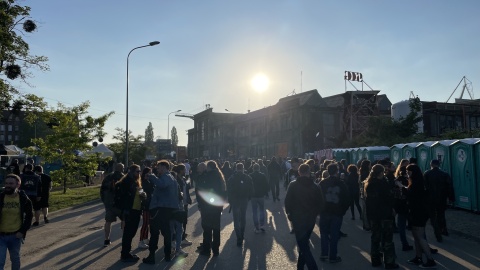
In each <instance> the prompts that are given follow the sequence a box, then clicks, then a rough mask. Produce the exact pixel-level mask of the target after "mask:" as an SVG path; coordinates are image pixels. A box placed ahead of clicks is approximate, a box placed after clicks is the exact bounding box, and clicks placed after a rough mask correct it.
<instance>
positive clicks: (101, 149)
mask: <svg viewBox="0 0 480 270" xmlns="http://www.w3.org/2000/svg"><path fill="white" fill-rule="evenodd" d="M88 153H100V154H101V156H102V157H112V158H113V156H114V153H113V151H112V150H110V149H108V147H107V146H106V145H105V144H103V143H102V144H99V145H97V146H96V147H93V149H92V150H90V151H88Z"/></svg>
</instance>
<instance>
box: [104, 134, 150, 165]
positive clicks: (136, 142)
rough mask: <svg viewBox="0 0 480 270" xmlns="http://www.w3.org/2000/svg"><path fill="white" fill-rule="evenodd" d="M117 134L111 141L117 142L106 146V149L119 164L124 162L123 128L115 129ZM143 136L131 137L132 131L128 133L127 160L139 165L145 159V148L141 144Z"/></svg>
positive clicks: (124, 143)
mask: <svg viewBox="0 0 480 270" xmlns="http://www.w3.org/2000/svg"><path fill="white" fill-rule="evenodd" d="M115 130H116V131H117V133H116V134H115V135H113V137H112V138H113V139H114V140H116V141H118V142H115V143H111V144H109V145H108V148H109V149H110V150H112V151H113V152H114V153H115V158H116V159H117V161H119V162H124V161H125V145H126V142H125V130H124V129H123V128H115ZM142 139H143V136H142V135H138V136H136V137H135V136H133V135H132V131H131V130H129V131H128V158H129V159H130V160H131V161H133V162H135V163H136V164H140V161H142V160H144V159H145V156H146V152H147V147H145V144H144V143H142Z"/></svg>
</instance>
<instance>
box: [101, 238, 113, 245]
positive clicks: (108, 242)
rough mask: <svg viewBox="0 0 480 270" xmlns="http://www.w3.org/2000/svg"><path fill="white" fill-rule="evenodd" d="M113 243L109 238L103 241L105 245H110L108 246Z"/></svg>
mask: <svg viewBox="0 0 480 270" xmlns="http://www.w3.org/2000/svg"><path fill="white" fill-rule="evenodd" d="M111 243H112V242H110V239H107V240H105V241H103V246H104V247H108V246H110V244H111Z"/></svg>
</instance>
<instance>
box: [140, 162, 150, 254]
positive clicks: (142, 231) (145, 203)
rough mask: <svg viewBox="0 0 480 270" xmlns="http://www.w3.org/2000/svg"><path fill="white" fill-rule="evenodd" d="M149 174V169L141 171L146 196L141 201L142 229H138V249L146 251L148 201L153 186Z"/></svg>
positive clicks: (148, 221)
mask: <svg viewBox="0 0 480 270" xmlns="http://www.w3.org/2000/svg"><path fill="white" fill-rule="evenodd" d="M150 174H152V169H151V168H150V167H145V168H144V169H143V170H142V175H141V176H140V178H141V179H142V188H143V191H145V193H146V194H147V197H146V198H145V199H144V200H143V201H142V228H141V229H140V241H139V242H138V248H141V249H147V248H148V231H149V229H150V210H149V207H150V201H151V198H152V193H153V184H152V182H150V180H149V178H150Z"/></svg>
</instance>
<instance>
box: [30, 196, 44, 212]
mask: <svg viewBox="0 0 480 270" xmlns="http://www.w3.org/2000/svg"><path fill="white" fill-rule="evenodd" d="M28 198H29V199H30V201H32V206H33V210H34V211H40V209H42V207H41V206H40V202H37V196H28Z"/></svg>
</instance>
